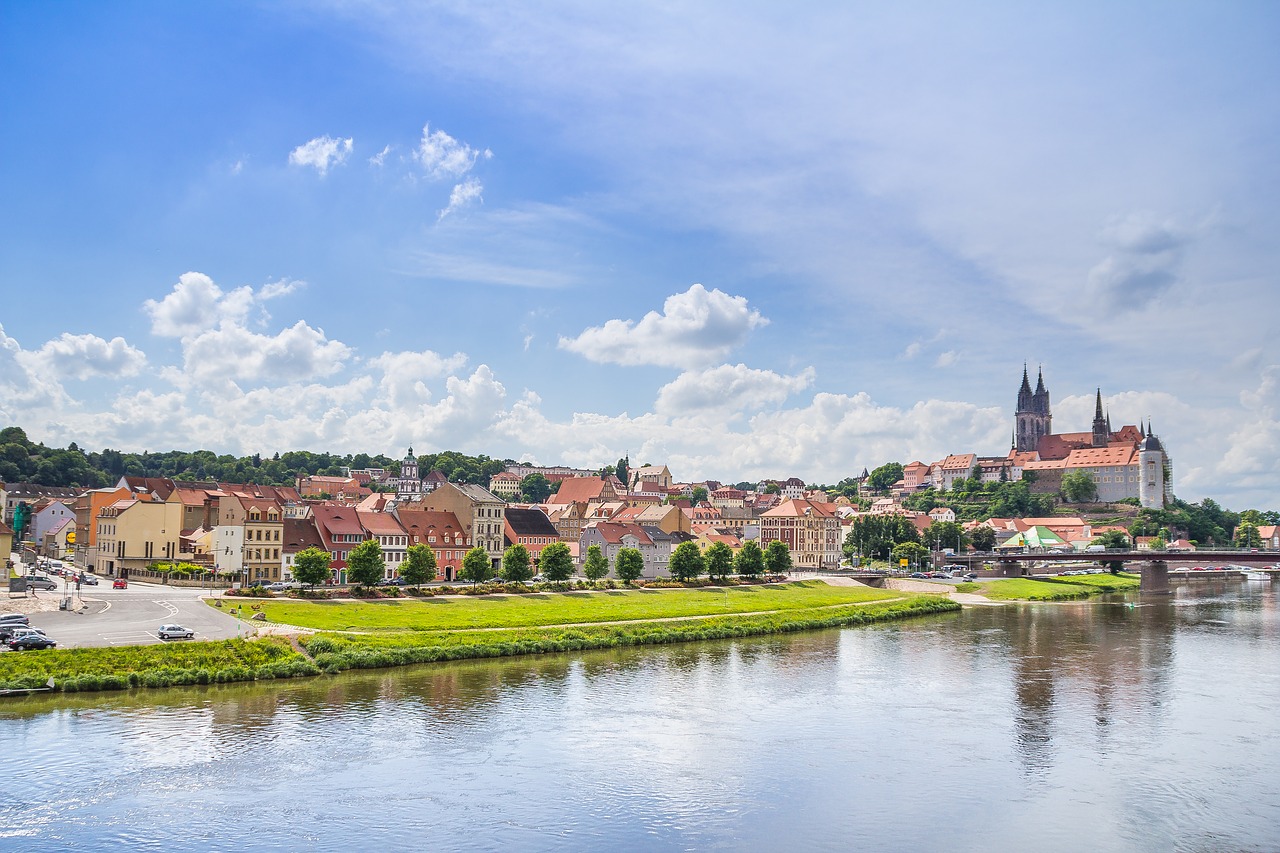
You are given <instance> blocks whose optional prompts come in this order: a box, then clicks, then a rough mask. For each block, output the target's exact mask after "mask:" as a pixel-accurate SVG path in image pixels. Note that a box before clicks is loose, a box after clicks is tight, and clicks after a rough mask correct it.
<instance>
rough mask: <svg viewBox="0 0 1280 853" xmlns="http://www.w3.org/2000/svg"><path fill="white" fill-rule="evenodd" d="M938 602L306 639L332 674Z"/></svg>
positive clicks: (902, 613)
mask: <svg viewBox="0 0 1280 853" xmlns="http://www.w3.org/2000/svg"><path fill="white" fill-rule="evenodd" d="M959 609H960V605H958V604H956V603H955V602H953V601H951V600H949V599H946V598H942V597H939V596H931V595H921V596H914V597H911V598H908V599H905V600H898V601H886V602H873V603H870V604H846V605H840V606H836V607H829V606H828V607H822V608H809V609H804V610H795V609H793V610H788V611H784V612H776V613H765V614H760V615H756V616H712V617H707V618H697V619H682V620H678V621H667V622H631V623H626V624H612V625H579V626H574V627H541V628H519V629H503V630H497V631H475V630H463V631H456V630H455V631H399V632H382V633H373V634H337V633H323V634H315V635H312V636H310V637H305V638H303V639H302V640H301V642H302V644H303V645H304V646H305V647H306V649H307V651H308V652H309V653H310V654H311V655H313V657H314V658H315V663H316V665H317V666H319V667H320V668H321V669H322V670H324V671H325V672H340V671H342V670H346V669H369V668H375V667H384V666H401V665H405V664H413V663H430V662H435V661H443V660H459V659H462V658H482V657H503V656H507V655H522V654H539V653H545V652H565V651H578V650H582V649H603V648H614V647H617V646H644V645H661V644H667V643H683V642H689V641H692V640H720V639H730V638H735V637H751V636H759V635H763V634H780V633H788V632H793V631H809V630H814V629H818V628H837V627H847V626H851V625H865V624H869V623H872V622H879V621H884V620H888V619H903V618H907V617H911V616H924V615H928V614H931V613H944V612H947V611H954V610H959Z"/></svg>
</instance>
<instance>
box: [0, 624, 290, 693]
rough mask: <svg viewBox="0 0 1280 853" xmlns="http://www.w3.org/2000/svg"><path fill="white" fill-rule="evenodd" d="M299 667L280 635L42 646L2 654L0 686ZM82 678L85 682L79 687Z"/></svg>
mask: <svg viewBox="0 0 1280 853" xmlns="http://www.w3.org/2000/svg"><path fill="white" fill-rule="evenodd" d="M299 665H304V666H302V670H304V671H305V670H314V667H311V666H310V665H309V662H308V661H306V659H305V658H303V657H302V656H301V655H299V654H298V653H297V652H295V651H294V650H293V648H292V647H291V646H290V644H289V641H288V640H284V639H281V638H279V637H266V638H263V639H261V640H256V641H252V642H249V641H246V640H240V639H236V640H219V641H216V642H191V643H161V644H158V645H151V646H111V647H106V648H84V649H45V650H43V651H38V652H9V653H6V654H3V655H0V687H39V686H42V685H43V684H44V683H45V682H46V681H47V680H48V679H49V678H53V679H54V681H55V682H56V683H57V684H58V686H59V689H63V690H66V689H93V690H96V689H101V687H99V686H98V682H99V681H100V680H103V679H109V680H110V682H111V685H112V687H110V688H109V689H117V688H125V687H136V686H167V685H170V684H204V683H210V682H217V681H246V680H250V679H251V678H253V677H263V676H264V675H267V674H268V673H270V674H271V677H286V672H287V673H288V675H295V674H300V671H298V670H297V669H296V668H297V667H298V666H299ZM282 667H283V669H282ZM81 680H83V681H84V684H80V685H79V686H78V687H77V686H76V685H77V683H78V682H80V681H81ZM68 682H70V684H69V683H68Z"/></svg>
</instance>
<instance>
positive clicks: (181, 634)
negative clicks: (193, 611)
mask: <svg viewBox="0 0 1280 853" xmlns="http://www.w3.org/2000/svg"><path fill="white" fill-rule="evenodd" d="M195 635H196V632H195V631H192V630H191V629H190V628H184V627H182V626H181V625H161V626H160V628H159V630H157V631H156V636H157V637H159V638H160V639H162V640H190V639H191V638H192V637H194V636H195Z"/></svg>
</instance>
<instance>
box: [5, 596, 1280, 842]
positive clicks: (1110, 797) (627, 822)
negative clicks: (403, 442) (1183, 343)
mask: <svg viewBox="0 0 1280 853" xmlns="http://www.w3.org/2000/svg"><path fill="white" fill-rule="evenodd" d="M1278 589H1280V584H1275V585H1269V584H1265V583H1258V582H1245V583H1235V582H1221V583H1216V584H1208V583H1206V584H1204V585H1201V586H1196V587H1186V586H1183V587H1179V588H1178V589H1177V590H1176V593H1175V595H1173V596H1165V597H1164V598H1155V599H1150V598H1141V597H1138V596H1136V595H1135V596H1132V597H1129V598H1114V599H1111V600H1108V601H1092V602H1088V603H1079V604H1077V603H1072V604H1044V605H1014V606H1007V607H976V608H968V609H966V610H965V611H964V612H963V613H958V614H947V615H942V616H937V617H928V618H925V619H918V620H912V621H908V622H901V623H895V624H885V625H878V626H872V627H864V628H853V629H845V630H831V631H822V632H814V633H807V634H797V635H789V636H784V637H769V638H760V639H752V640H737V641H725V642H716V643H701V644H688V645H681V646H666V647H657V648H645V649H628V650H622V651H609V652H588V653H579V654H568V655H555V656H544V657H530V658H520V659H505V660H494V661H478V662H466V663H456V664H446V665H431V666H421V667H412V668H404V669H394V670H380V671H376V672H361V673H352V674H346V675H342V676H336V677H322V678H318V679H310V680H302V681H292V682H279V683H268V684H258V685H232V686H223V687H207V688H184V689H175V690H164V691H138V692H134V693H131V694H86V695H80V696H76V695H67V696H41V697H31V698H25V699H7V700H3V704H0V770H3V772H2V773H0V849H5V850H64V849H69V848H74V849H77V850H105V849H136V850H155V851H166V853H172V851H186V850H201V851H203V850H228V851H252V850H355V851H365V850H419V849H421V850H503V851H524V850H554V851H573V850H584V851H585V850H591V851H596V850H609V851H615V853H616V852H617V851H631V850H637V851H639V850H644V851H649V850H655V851H665V850H733V851H736V850H761V851H775V850H778V851H782V850H788V851H789V850H841V851H843V850H854V849H861V850H902V851H916V850H956V851H992V850H995V851H1003V850H1011V851H1013V850H1017V851H1021V850H1036V851H1059V850H1060V851H1076V850H1090V851H1153V853H1155V851H1160V853H1165V851H1170V850H1185V851H1240V850H1247V851H1275V850H1280V730H1278V728H1277V722H1278V721H1280V716H1278V714H1277V712H1278V711H1280V611H1278V608H1277V591H1278Z"/></svg>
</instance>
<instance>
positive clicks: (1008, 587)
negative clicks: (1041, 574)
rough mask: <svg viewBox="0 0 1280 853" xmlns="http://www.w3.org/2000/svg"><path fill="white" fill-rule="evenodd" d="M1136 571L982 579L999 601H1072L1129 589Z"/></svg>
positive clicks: (1135, 584) (1133, 586) (1134, 583)
mask: <svg viewBox="0 0 1280 853" xmlns="http://www.w3.org/2000/svg"><path fill="white" fill-rule="evenodd" d="M1140 582H1141V581H1140V579H1139V578H1138V576H1137V575H1080V576H1078V577H1071V578H1005V579H1003V580H994V581H989V582H985V583H983V584H982V585H981V586H982V589H981V590H980V591H981V593H982V594H983V595H985V596H986V597H987V598H990V599H994V600H999V601H1074V600H1079V599H1082V598H1089V597H1090V596H1093V595H1101V594H1103V593H1107V592H1130V591H1132V590H1136V589H1137V588H1138V586H1139V584H1140Z"/></svg>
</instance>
